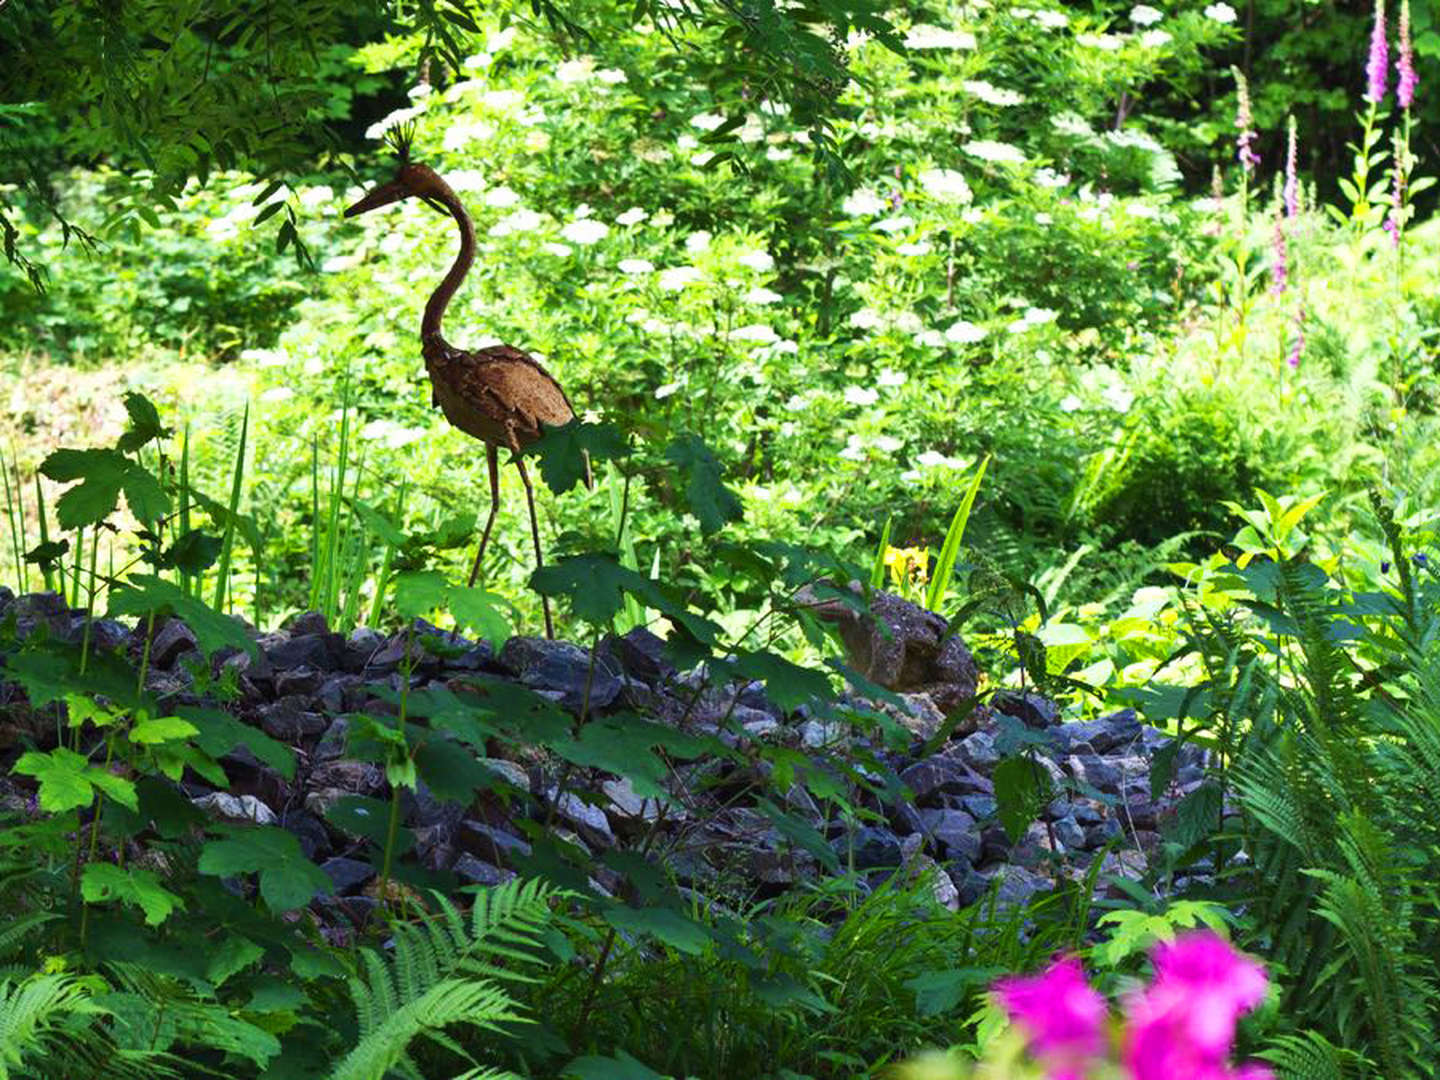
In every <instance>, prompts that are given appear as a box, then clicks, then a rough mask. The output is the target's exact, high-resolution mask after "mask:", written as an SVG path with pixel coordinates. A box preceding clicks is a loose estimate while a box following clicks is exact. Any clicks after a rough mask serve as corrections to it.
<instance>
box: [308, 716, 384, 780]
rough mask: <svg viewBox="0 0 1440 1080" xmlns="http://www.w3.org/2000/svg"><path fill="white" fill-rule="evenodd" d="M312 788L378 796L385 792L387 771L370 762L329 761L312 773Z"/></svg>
mask: <svg viewBox="0 0 1440 1080" xmlns="http://www.w3.org/2000/svg"><path fill="white" fill-rule="evenodd" d="M337 722H343V721H337ZM310 786H311V787H317V788H339V789H340V790H341V791H348V792H349V793H351V794H352V795H378V794H380V793H381V792H382V791H384V790H385V770H384V769H382V768H381V767H380V766H379V765H376V764H374V763H372V762H369V761H345V760H342V761H328V762H326V763H324V764H322V765H318V766H316V768H315V769H314V770H313V771H312V772H311V773H310Z"/></svg>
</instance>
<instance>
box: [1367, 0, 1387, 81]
mask: <svg viewBox="0 0 1440 1080" xmlns="http://www.w3.org/2000/svg"><path fill="white" fill-rule="evenodd" d="M1389 69H1390V42H1389V41H1388V39H1387V38H1386V37H1385V0H1375V22H1374V24H1373V25H1372V26H1371V28H1370V57H1369V59H1368V60H1367V61H1366V62H1365V100H1366V101H1368V102H1370V104H1371V105H1379V104H1380V103H1381V102H1382V101H1384V100H1385V91H1386V89H1387V88H1388V84H1389V79H1390V70H1389Z"/></svg>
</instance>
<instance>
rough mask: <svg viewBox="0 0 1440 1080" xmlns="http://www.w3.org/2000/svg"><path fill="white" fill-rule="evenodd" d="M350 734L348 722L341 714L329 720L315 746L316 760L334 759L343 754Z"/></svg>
mask: <svg viewBox="0 0 1440 1080" xmlns="http://www.w3.org/2000/svg"><path fill="white" fill-rule="evenodd" d="M349 734H350V722H349V721H348V720H346V719H345V718H344V717H343V716H337V717H336V718H335V719H334V720H331V721H330V726H329V727H327V728H326V729H325V734H324V735H323V736H321V738H320V742H319V743H318V744H316V746H315V754H314V757H315V760H316V761H334V760H335V759H336V758H338V757H342V756H344V754H345V744H346V742H347V740H348V738H349Z"/></svg>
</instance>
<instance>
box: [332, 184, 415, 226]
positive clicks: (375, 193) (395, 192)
mask: <svg viewBox="0 0 1440 1080" xmlns="http://www.w3.org/2000/svg"><path fill="white" fill-rule="evenodd" d="M409 194H410V193H409V192H408V191H406V190H405V188H404V187H403V186H402V185H401V184H400V183H398V182H397V181H394V180H392V181H390V182H389V183H388V184H380V185H379V186H378V187H374V188H371V189H370V190H369V191H368V192H366V193H365V197H364V198H363V199H361V200H360V201H359V202H357V203H356V204H355V205H354V206H352V207H350V208H349V209H347V210H346V211H345V216H346V217H347V218H348V217H355V216H356V215H357V214H364V213H367V212H368V211H370V210H378V209H379V208H380V207H382V206H389V205H390V204H391V203H393V202H399V201H400V200H401V199H403V198H405V197H406V196H407V195H409Z"/></svg>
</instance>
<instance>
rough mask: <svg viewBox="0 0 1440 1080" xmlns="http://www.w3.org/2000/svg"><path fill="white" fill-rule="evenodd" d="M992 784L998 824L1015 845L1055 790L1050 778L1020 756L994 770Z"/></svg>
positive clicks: (1034, 764) (1041, 768)
mask: <svg viewBox="0 0 1440 1080" xmlns="http://www.w3.org/2000/svg"><path fill="white" fill-rule="evenodd" d="M994 781H995V804H996V809H997V812H998V814H999V817H1000V824H1001V826H1002V827H1003V828H1004V829H1005V833H1006V835H1007V836H1009V837H1010V839H1011V841H1017V840H1019V839H1020V837H1022V836H1024V835H1025V830H1026V829H1028V828H1029V827H1030V823H1031V822H1032V821H1034V820H1035V817H1036V815H1037V814H1039V813H1040V811H1041V809H1043V808H1044V806H1045V804H1046V803H1048V802H1049V801H1050V798H1051V795H1052V792H1053V786H1054V785H1053V784H1052V782H1051V780H1050V774H1049V773H1047V772H1046V771H1045V769H1044V768H1043V767H1042V766H1040V765H1037V764H1036V763H1035V762H1033V761H1031V760H1030V759H1029V758H1028V757H1025V756H1023V755H1022V756H1017V757H1009V758H1006V759H1005V760H1004V761H1002V762H1000V764H999V765H997V766H995V774H994Z"/></svg>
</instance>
